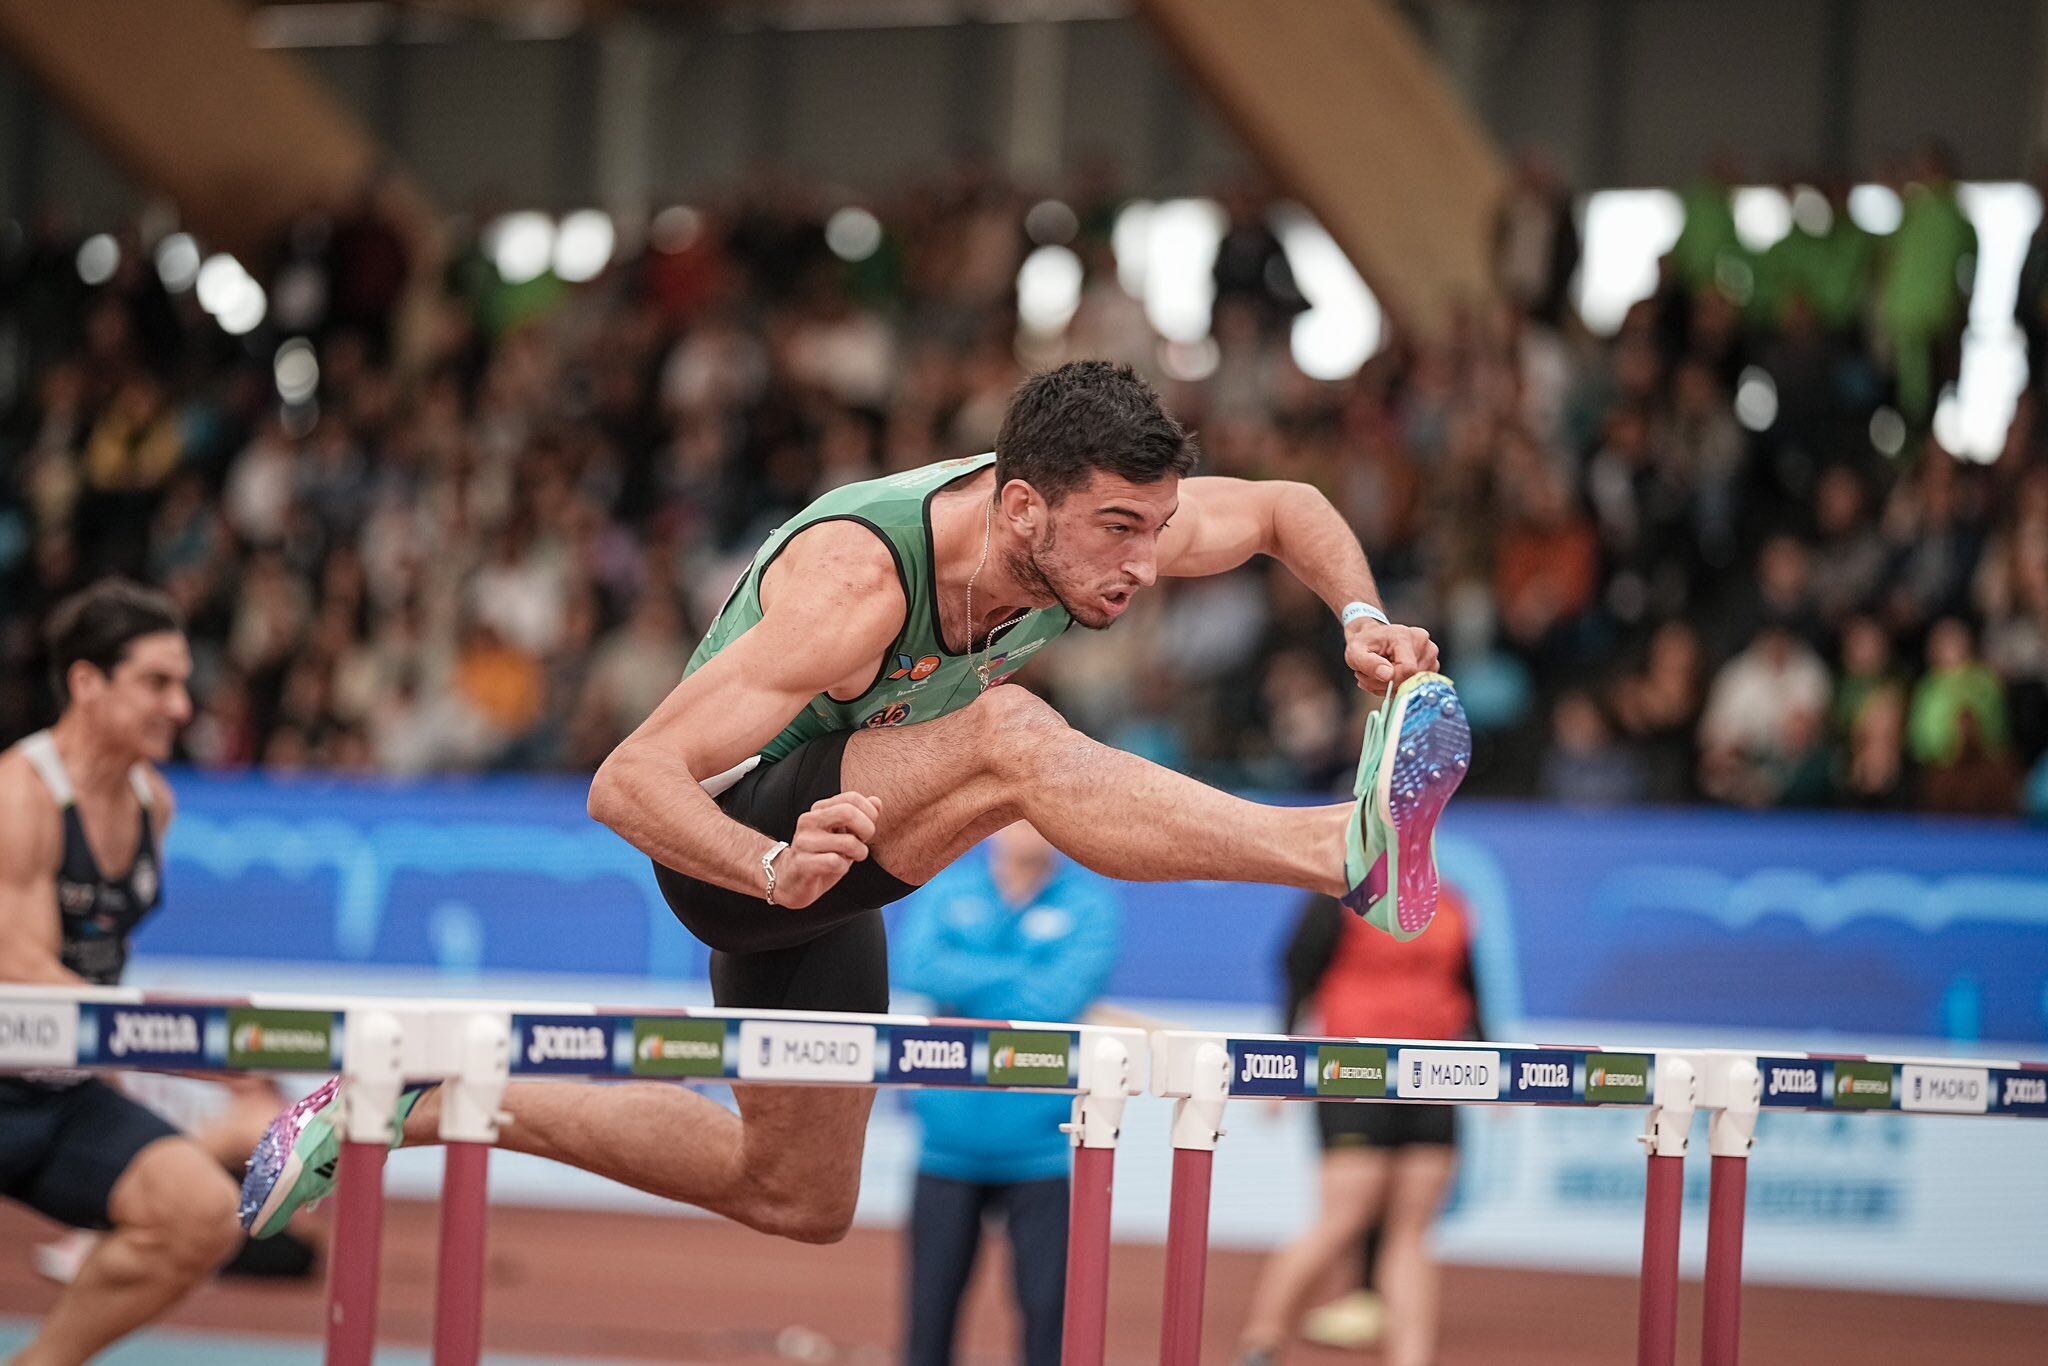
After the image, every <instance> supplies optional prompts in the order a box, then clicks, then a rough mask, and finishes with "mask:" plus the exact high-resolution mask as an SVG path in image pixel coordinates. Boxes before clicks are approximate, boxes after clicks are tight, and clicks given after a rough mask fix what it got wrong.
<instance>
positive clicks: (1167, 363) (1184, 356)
mask: <svg viewBox="0 0 2048 1366" xmlns="http://www.w3.org/2000/svg"><path fill="white" fill-rule="evenodd" d="M1222 359H1223V349H1222V348H1221V347H1219V346H1217V345H1216V339H1215V338H1214V337H1203V338H1201V339H1200V340H1198V341H1191V342H1178V341H1167V342H1161V343H1160V344H1159V368H1160V369H1162V370H1164V371H1165V372H1166V374H1167V377H1168V378H1169V379H1176V380H1179V381H1180V382H1181V383H1183V384H1196V383H1199V382H1201V381H1202V380H1205V379H1207V378H1209V376H1211V375H1213V374H1215V373H1216V366H1217V365H1218V363H1220V362H1221V361H1222Z"/></svg>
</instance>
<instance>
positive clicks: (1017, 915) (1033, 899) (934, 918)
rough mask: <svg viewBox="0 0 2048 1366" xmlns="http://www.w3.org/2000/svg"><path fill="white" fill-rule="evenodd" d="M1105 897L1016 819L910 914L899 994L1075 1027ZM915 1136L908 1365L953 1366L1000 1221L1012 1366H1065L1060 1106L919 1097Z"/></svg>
mask: <svg viewBox="0 0 2048 1366" xmlns="http://www.w3.org/2000/svg"><path fill="white" fill-rule="evenodd" d="M1122 927H1123V909H1122V907H1121V906H1120V905H1119V903H1118V900H1117V895H1116V891H1115V888H1114V887H1113V886H1112V885H1111V884H1110V883H1109V881H1108V880H1107V879H1105V878H1102V877H1098V876H1096V875H1095V874H1094V873H1091V872H1089V871H1088V870H1086V869H1085V868H1082V867H1080V866H1078V865H1076V864H1073V863H1070V862H1068V861H1067V860H1066V859H1065V858H1063V857H1061V856H1060V854H1059V853H1058V852H1057V851H1056V850H1055V849H1054V848H1053V847H1052V845H1051V844H1050V843H1048V842H1047V841H1046V838H1045V837H1044V836H1043V835H1041V834H1039V833H1038V832H1037V831H1036V830H1034V829H1032V828H1031V826H1030V825H1028V824H1026V823H1024V822H1023V821H1019V822H1017V823H1016V824H1014V825H1008V826H1005V827H1004V828H1003V829H1001V830H999V831H997V832H996V833H995V834H994V835H993V836H991V837H990V838H989V841H988V844H987V846H986V854H985V856H983V855H976V856H970V857H969V858H966V859H963V860H961V861H960V862H959V863H957V864H955V865H954V866H953V867H951V868H949V869H947V870H946V871H945V872H943V873H941V874H939V875H938V876H937V877H936V878H934V879H932V881H931V882H930V883H929V884H927V885H926V886H925V887H924V889H923V890H921V891H919V892H918V893H917V894H916V895H914V896H912V897H911V898H910V900H909V902H908V905H907V909H906V914H905V917H904V920H903V922H902V937H901V939H900V940H899V941H898V944H897V948H896V963H895V967H896V982H897V985H898V986H900V987H902V988H903V989H904V990H906V991H914V992H918V993H920V994H922V995H925V996H928V997H930V998H931V1000H932V1003H933V1009H934V1011H935V1012H936V1013H938V1014H941V1015H958V1016H963V1017H967V1018H975V1019H998V1020H1078V1019H1080V1018H1081V1016H1082V1013H1083V1012H1084V1011H1086V1010H1087V1009H1088V1006H1089V1004H1090V1003H1091V1002H1092V1001H1093V1000H1094V999H1095V998H1096V996H1098V995H1100V994H1101V992H1102V989H1103V987H1104V986H1105V985H1106V984H1107V982H1108V980H1109V973H1110V969H1111V967H1112V966H1114V964H1115V962H1116V955H1117V947H1118V944H1119V942H1120V939H1121V936H1122ZM910 1103H911V1106H912V1108H913V1109H915V1110H916V1111H917V1115H918V1118H919V1120H920V1121H922V1123H923V1126H924V1146H923V1149H922V1151H921V1154H920V1156H919V1159H918V1167H917V1187H916V1193H915V1195H914V1196H913V1197H912V1201H911V1211H910V1268H909V1269H910V1286H909V1296H908V1305H907V1313H908V1320H907V1326H906V1330H905V1332H904V1344H905V1350H904V1357H903V1359H904V1361H905V1363H906V1364H907V1366H952V1363H953V1360H954V1342H955V1339H956V1337H957V1335H958V1325H959V1316H960V1301H961V1298H962V1297H963V1296H964V1295H965V1294H966V1291H967V1284H968V1281H969V1279H970V1278H971V1276H972V1274H973V1271H974V1263H975V1259H976V1256H977V1254H978V1253H979V1252H980V1249H981V1235H982V1227H983V1225H984V1224H985V1223H987V1222H990V1221H991V1220H993V1219H1000V1220H1001V1221H1002V1223H1003V1224H1004V1226H1005V1228H1006V1230H1007V1232H1008V1234H1009V1239H1010V1272H1011V1282H1012V1284H1013V1286H1014V1287H1015V1293H1016V1297H1017V1310H1018V1315H1019V1317H1021V1318H1022V1320H1023V1332H1024V1340H1023V1343H1022V1344H1021V1351H1020V1353H1019V1356H1018V1357H1017V1360H1019V1361H1021V1362H1023V1363H1024V1366H1059V1359H1060V1329H1061V1314H1062V1311H1063V1309H1064V1306H1065V1304H1066V1268H1067V1204H1068V1166H1069V1162H1070V1161H1071V1151H1070V1145H1069V1143H1068V1141H1067V1137H1066V1135H1065V1134H1063V1133H1061V1132H1060V1125H1061V1124H1062V1123H1064V1122H1065V1121H1066V1119H1067V1118H1068V1115H1069V1112H1070V1111H1071V1110H1072V1108H1073V1099H1072V1097H1070V1096H1056V1095H1046V1096H1031V1095H1022V1094H1009V1095H1004V1094H996V1093H985V1092H972V1091H936V1090H934V1091H917V1092H913V1093H912V1094H911V1097H910Z"/></svg>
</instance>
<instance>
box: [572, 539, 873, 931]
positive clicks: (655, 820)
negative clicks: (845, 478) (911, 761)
mask: <svg viewBox="0 0 2048 1366" xmlns="http://www.w3.org/2000/svg"><path fill="white" fill-rule="evenodd" d="M742 591H749V590H744V589H743V590H742ZM762 606H763V612H762V616H761V620H760V621H759V622H757V623H755V625H754V626H753V628H752V629H750V630H748V631H747V632H746V633H745V634H743V635H741V636H740V637H739V639H737V640H735V641H734V642H733V643H732V644H730V645H728V646H727V647H726V648H725V649H724V650H722V651H720V652H719V653H718V654H717V655H716V656H714V657H713V658H712V659H711V660H709V661H708V662H706V663H705V665H704V667H703V668H701V669H699V670H697V672H695V673H693V674H691V675H690V676H689V677H688V678H685V679H684V680H683V681H682V682H681V683H678V684H677V685H676V687H675V690H674V691H673V692H671V693H670V694H669V695H668V697H667V699H666V700H664V701H663V702H662V704H661V705H660V706H659V707H657V708H655V711H654V714H653V715H652V716H650V717H648V718H647V720H646V721H644V722H642V723H641V725H640V728H639V729H638V730H636V731H634V732H633V733H632V734H631V735H629V736H627V737H626V738H625V739H624V740H623V741H621V742H620V743H619V747H618V748H617V749H615V750H613V751H612V753H611V756H610V757H609V758H607V759H606V760H605V761H604V764H603V765H602V766H601V767H600V768H599V769H598V770H597V775H596V777H594V778H593V779H592V780H591V784H590V814H591V816H592V818H593V819H595V820H597V821H600V822H602V823H603V824H605V825H608V826H610V827H611V828H612V829H613V830H615V831H617V832H618V833H619V834H620V835H621V836H622V837H624V838H625V840H626V842H627V843H629V844H631V845H632V846H633V847H634V848H636V849H638V850H640V852H642V853H644V854H646V855H647V856H648V857H650V858H653V859H655V860H657V861H659V862H661V863H662V864H664V865H666V866H667V867H670V868H673V869H675V870H676V871H677V872H679V873H683V874H686V875H687V876H690V877H693V878H697V879H698V880H700V881H703V882H712V883H716V884H718V885H719V886H721V887H726V888H729V889H731V890H733V891H737V892H747V893H751V894H753V895H756V896H759V895H761V894H762V893H763V892H764V891H765V890H766V882H765V879H764V878H763V876H762V872H761V855H763V854H765V853H766V852H768V850H769V849H771V848H773V847H774V844H775V841H773V840H771V839H769V838H768V837H767V836H766V835H763V834H762V833H761V832H759V831H758V830H754V829H751V828H749V827H748V826H746V825H743V824H742V823H740V822H739V821H736V820H734V819H732V818H731V817H730V816H728V815H726V814H725V813H724V812H723V811H721V810H720V809H719V808H718V805H717V803H716V802H714V801H713V800H712V799H711V798H710V797H709V796H707V795H705V792H704V790H703V788H702V787H701V786H700V784H701V783H702V782H703V780H704V779H705V778H709V777H715V776H717V775H718V774H720V773H724V772H726V771H727V770H728V769H731V768H733V767H734V766H736V765H738V764H739V763H741V762H743V761H744V760H745V759H746V758H747V757H748V756H750V755H753V754H756V753H758V752H760V749H761V747H762V746H763V745H765V744H767V743H768V742H769V741H770V740H772V739H774V738H775V736H776V735H777V734H778V733H780V732H781V730H782V728H783V727H784V726H787V725H788V724H789V723H790V722H791V721H792V720H794V719H795V718H796V716H797V714H798V713H799V712H801V711H802V710H803V709H804V708H805V707H806V706H808V705H809V704H810V701H811V699H812V698H813V697H816V696H817V695H818V694H819V693H821V692H829V691H832V690H834V689H838V688H841V687H843V686H846V685H847V681H848V680H849V679H854V678H858V679H859V680H860V686H866V679H867V677H868V676H871V675H872V674H873V672H874V669H875V667H876V664H877V662H878V661H880V660H881V659H882V658H883V657H884V656H885V654H886V653H887V651H888V649H889V647H890V645H892V644H893V643H894V642H895V639H896V636H897V633H898V632H899V631H900V630H901V629H902V627H903V617H904V610H905V608H904V602H903V589H902V586H901V583H900V581H899V580H898V579H897V576H896V566H895V561H894V559H893V558H892V557H891V556H890V554H889V551H888V549H887V547H886V546H884V545H883V543H882V542H881V541H880V540H878V539H877V538H876V537H875V536H874V534H873V533H871V532H869V531H867V530H865V529H863V528H861V527H859V526H856V525H854V524H853V523H850V522H828V523H824V524H822V525H820V526H817V527H813V528H812V529H810V530H808V531H805V532H803V533H802V534H800V535H799V536H797V537H796V538H795V539H794V540H792V541H791V542H790V543H789V546H788V547H787V548H786V549H785V550H784V551H783V553H782V554H781V556H780V557H779V558H778V559H777V560H776V562H775V564H774V565H773V566H772V567H771V569H770V570H769V573H768V580H767V584H766V585H765V590H764V592H763V594H762ZM877 809H878V808H877V806H876V804H875V803H874V802H873V801H872V800H871V799H869V798H867V797H863V796H861V795H860V794H858V793H842V794H840V795H839V796H837V797H832V798H827V799H826V800H825V801H823V802H820V803H818V804H817V806H815V807H813V808H812V810H811V811H810V812H809V813H808V814H806V815H805V816H804V817H803V819H802V820H801V821H800V822H799V823H798V826H797V831H796V837H795V838H793V839H792V840H791V841H790V847H789V849H787V850H785V851H784V852H783V854H782V855H781V856H780V858H778V859H777V861H776V865H775V870H776V895H775V899H776V901H777V903H778V904H781V905H786V906H793V907H794V906H808V905H809V904H810V903H811V902H812V901H815V900H816V899H817V898H818V897H819V896H822V895H823V894H824V892H825V890H826V889H827V888H829V887H830V886H832V884H833V883H835V882H837V881H838V880H839V879H840V877H842V876H843V875H844V874H845V872H846V870H847V869H848V868H850V867H852V866H853V864H854V863H855V862H856V861H857V860H859V859H864V858H866V857H867V853H868V845H869V843H870V842H872V841H873V839H874V835H875V826H874V822H875V816H876V812H877Z"/></svg>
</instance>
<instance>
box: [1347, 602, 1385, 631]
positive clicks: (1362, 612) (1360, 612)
mask: <svg viewBox="0 0 2048 1366" xmlns="http://www.w3.org/2000/svg"><path fill="white" fill-rule="evenodd" d="M1360 617H1371V618H1372V619H1373V620H1374V621H1376V622H1378V623H1379V624H1380V625H1382V626H1391V625H1393V623H1392V622H1390V621H1388V620H1387V614H1386V613H1385V612H1382V611H1381V610H1380V609H1379V608H1377V607H1375V606H1373V605H1372V604H1371V603H1369V602H1347V603H1345V604H1344V610H1343V611H1342V612H1340V613H1339V614H1338V619H1339V620H1341V621H1342V622H1343V623H1344V625H1345V627H1346V629H1349V628H1350V626H1351V623H1352V622H1354V621H1357V620H1358V619H1359V618H1360Z"/></svg>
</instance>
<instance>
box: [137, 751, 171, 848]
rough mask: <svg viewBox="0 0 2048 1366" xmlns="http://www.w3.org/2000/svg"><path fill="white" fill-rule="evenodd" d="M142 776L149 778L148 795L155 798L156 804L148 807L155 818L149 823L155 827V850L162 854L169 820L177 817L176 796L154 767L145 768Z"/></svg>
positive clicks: (169, 823) (169, 828) (169, 826)
mask: <svg viewBox="0 0 2048 1366" xmlns="http://www.w3.org/2000/svg"><path fill="white" fill-rule="evenodd" d="M144 776H145V777H146V778H147V779H148V780H149V792H150V795H151V796H152V797H154V798H155V799H156V805H155V806H153V807H151V808H150V811H151V814H153V815H154V816H155V818H156V819H155V820H154V821H152V822H151V824H152V825H154V826H155V827H156V851H157V853H158V854H162V853H163V851H164V836H166V835H168V834H170V833H171V822H172V821H174V820H176V819H177V818H178V798H177V796H176V794H175V793H173V792H172V791H171V785H170V784H169V783H167V782H165V781H164V775H163V774H161V773H159V772H157V771H156V770H155V769H154V768H147V769H145V770H144Z"/></svg>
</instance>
